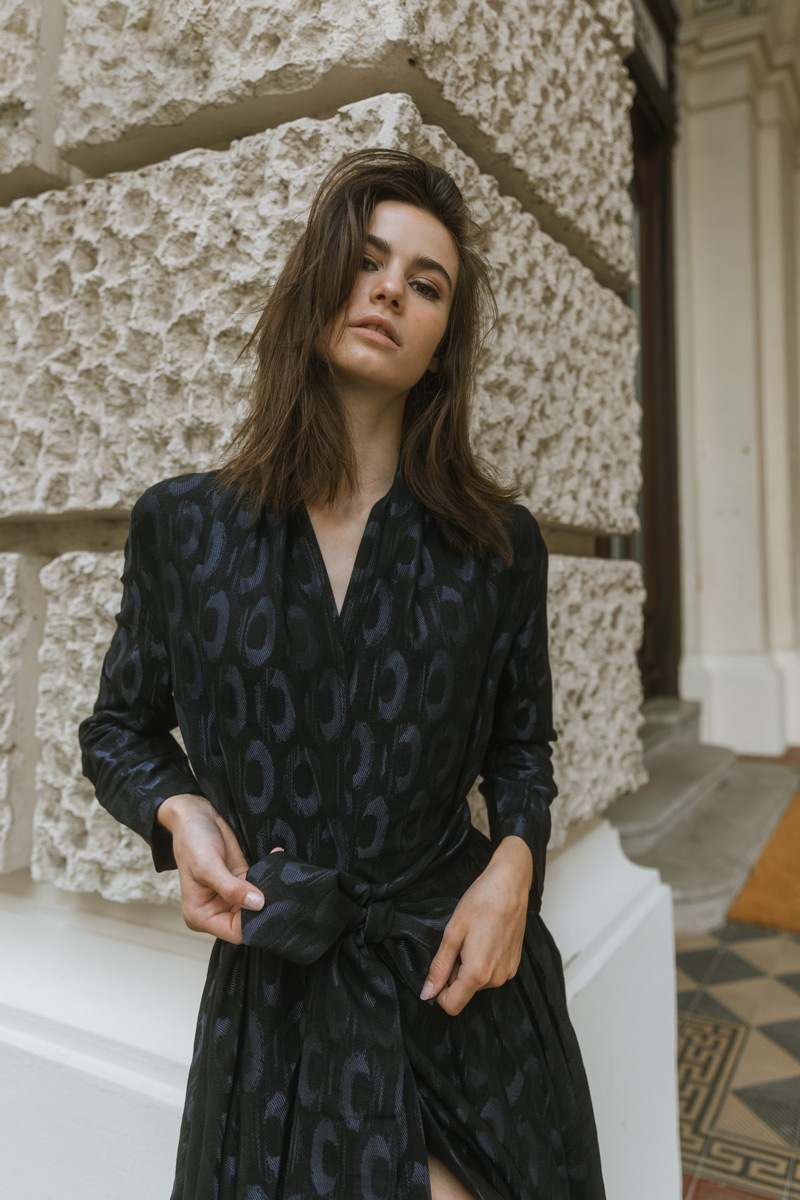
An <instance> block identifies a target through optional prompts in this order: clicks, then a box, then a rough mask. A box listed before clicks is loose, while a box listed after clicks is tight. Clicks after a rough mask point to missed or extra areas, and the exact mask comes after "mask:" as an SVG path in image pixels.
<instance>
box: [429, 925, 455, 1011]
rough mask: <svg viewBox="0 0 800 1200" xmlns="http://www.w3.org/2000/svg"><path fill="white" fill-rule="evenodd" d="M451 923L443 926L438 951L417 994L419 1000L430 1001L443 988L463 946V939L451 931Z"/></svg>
mask: <svg viewBox="0 0 800 1200" xmlns="http://www.w3.org/2000/svg"><path fill="white" fill-rule="evenodd" d="M451 924H452V922H450V923H448V924H447V925H446V926H445V930H444V934H443V935H442V941H441V943H440V945H439V949H438V950H437V951H436V954H435V955H434V956H433V960H432V961H431V965H430V967H429V968H428V978H427V979H426V980H425V984H424V987H423V989H422V991H421V992H420V994H419V997H420V1000H431V999H433V997H434V996H435V995H436V994H437V992H439V990H440V989H441V988H442V987H444V985H445V984H446V983H447V981H448V979H449V978H450V973H451V972H452V970H453V967H454V966H455V964H456V959H457V958H458V955H459V952H460V950H461V947H462V945H463V944H464V937H463V935H461V934H458V933H457V932H456V931H455V930H454V929H451V927H450V926H451Z"/></svg>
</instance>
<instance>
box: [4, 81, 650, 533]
mask: <svg viewBox="0 0 800 1200" xmlns="http://www.w3.org/2000/svg"><path fill="white" fill-rule="evenodd" d="M365 140H366V141H368V142H371V143H372V144H375V145H385V146H396V147H401V148H405V149H408V150H412V151H414V152H416V153H421V154H425V155H427V156H429V157H431V158H432V159H434V160H435V161H437V162H440V163H441V164H442V165H443V166H445V167H446V168H447V169H448V170H450V171H451V172H452V173H453V174H454V176H455V177H456V178H457V180H458V181H459V183H460V185H461V186H462V188H463V189H464V191H465V193H466V194H467V196H468V198H469V199H470V200H471V202H472V203H473V205H474V207H475V211H476V214H477V215H478V217H479V218H480V219H481V220H483V221H488V222H489V223H490V224H491V227H492V229H493V234H492V239H491V247H490V258H491V259H492V262H493V264H494V270H495V281H496V289H497V294H498V301H499V304H500V310H501V319H500V322H499V325H498V328H497V330H496V333H495V336H494V342H493V346H492V352H491V354H490V356H489V359H488V361H487V363H486V365H485V367H484V369H483V371H482V373H481V376H480V379H479V387H478V395H477V406H476V430H477V433H476V440H477V443H478V445H479V447H480V450H481V452H482V453H485V454H486V456H487V458H488V459H489V460H490V461H493V462H494V463H496V464H497V466H498V467H499V468H500V469H501V470H502V471H503V473H505V474H506V475H507V477H509V478H511V477H515V478H518V479H519V480H520V482H521V484H522V485H523V487H524V492H525V497H526V499H527V501H528V502H529V503H530V505H531V507H532V508H533V509H534V511H536V512H537V514H538V515H540V516H541V517H542V518H543V519H545V520H547V521H552V522H554V523H561V524H564V525H572V526H578V527H582V528H588V529H598V530H604V531H615V530H618V531H631V530H633V529H635V528H637V525H638V517H637V514H636V495H637V491H638V487H639V482H640V474H639V466H638V460H639V439H638V421H639V413H638V408H637V404H636V401H635V397H634V392H633V381H634V362H635V356H636V349H637V346H636V330H635V319H634V315H633V312H632V310H631V309H630V308H628V306H627V305H625V304H624V303H623V301H622V300H621V299H620V298H619V297H618V296H617V295H616V293H615V292H613V291H612V290H611V289H609V288H604V287H602V286H601V285H600V284H598V282H597V280H596V279H595V278H594V276H593V275H592V273H591V272H590V271H589V270H588V269H587V268H586V267H585V266H583V265H582V264H581V263H580V262H578V260H577V259H575V258H574V257H573V256H571V255H570V253H569V252H568V251H567V250H566V249H565V247H564V246H563V245H560V244H558V243H556V242H554V241H553V240H552V239H551V238H550V237H549V236H548V235H546V234H545V233H544V232H543V231H542V230H541V228H540V227H539V225H538V223H537V221H536V219H535V218H534V217H533V216H532V215H530V214H529V213H526V212H524V211H523V209H522V207H521V205H520V203H519V202H518V201H517V200H515V199H513V198H511V197H508V196H503V195H501V193H500V191H499V189H498V186H497V184H496V182H495V181H494V180H493V179H492V178H490V177H489V176H486V175H481V174H480V172H479V170H478V168H477V166H476V165H475V163H474V162H473V161H472V160H470V159H469V158H468V157H467V156H466V155H465V154H464V153H463V152H461V151H460V150H458V149H457V147H456V146H455V145H454V144H453V142H452V141H451V140H450V139H449V137H448V136H447V135H446V134H445V133H444V132H443V131H442V130H441V129H438V128H436V127H434V126H429V125H425V124H424V123H423V122H422V119H421V117H420V115H419V112H418V110H417V109H416V108H415V106H414V105H413V103H412V102H411V100H410V99H409V98H408V97H403V96H395V95H388V96H380V97H376V98H372V99H370V100H368V101H363V102H360V103H358V104H354V105H351V106H348V107H346V108H344V109H342V110H340V111H339V112H338V113H337V114H336V115H335V116H333V117H331V118H330V119H328V120H325V121H317V120H310V119H303V120H300V121H295V122H291V123H289V124H287V125H285V126H281V127H279V128H277V129H275V130H270V131H267V132H266V133H261V134H257V135H254V136H252V137H248V138H244V139H242V140H240V141H238V142H235V143H234V144H233V145H232V146H231V147H230V149H228V150H225V151H210V150H203V149H197V150H193V151H188V152H186V153H184V154H182V155H179V156H177V157H176V158H174V159H171V160H169V161H167V162H163V163H157V164H154V165H151V166H149V167H146V168H143V169H141V170H139V171H135V172H130V173H126V174H120V175H112V176H109V177H108V178H105V179H100V180H92V181H88V182H86V183H83V184H80V185H79V186H77V187H73V188H70V189H68V190H65V191H60V192H58V191H54V192H49V193H47V194H45V195H42V196H37V197H33V198H31V199H26V200H20V201H17V202H16V203H15V204H13V205H12V206H11V207H10V208H9V209H7V210H5V211H0V280H2V287H0V516H11V515H19V514H23V513H39V514H46V513H54V512H58V513H63V512H79V511H86V510H88V511H97V510H107V511H111V512H118V513H119V512H124V511H126V510H127V509H128V508H130V506H131V505H132V503H133V501H134V500H135V498H136V496H137V495H139V494H140V493H141V491H143V490H144V488H145V487H147V486H148V485H149V484H150V483H152V481H153V479H155V478H161V477H164V476H166V475H170V474H175V473H178V472H180V471H185V470H193V469H205V468H207V467H209V466H212V465H214V464H215V463H216V462H217V461H218V457H219V453H220V451H221V448H222V446H223V445H224V443H225V441H226V440H227V437H228V435H229V434H230V433H231V432H232V430H233V426H234V422H235V419H236V417H237V416H238V415H240V414H241V413H242V412H243V408H242V407H241V404H242V395H243V393H242V387H243V384H244V382H245V380H246V371H247V367H246V364H245V363H244V362H240V363H239V364H235V362H234V360H235V358H236V355H237V354H238V352H239V350H240V349H241V347H242V345H243V344H244V341H245V337H246V335H247V333H249V331H250V329H252V327H253V325H254V323H255V320H256V313H255V312H254V311H253V310H254V306H255V307H257V306H259V305H260V303H261V302H262V296H263V294H264V288H265V286H266V285H267V284H268V283H269V281H270V280H271V279H273V278H274V277H275V274H276V272H277V270H278V268H279V265H280V263H281V261H282V258H283V255H284V254H285V252H286V249H287V247H288V246H289V245H290V244H291V241H292V240H293V238H294V237H295V236H296V235H297V233H298V232H299V230H300V228H301V226H302V223H303V220H304V216H305V212H306V209H307V205H308V204H309V202H310V200H311V197H312V195H313V192H314V190H315V188H316V185H317V183H318V180H319V178H320V175H321V174H322V171H323V170H324V169H325V168H326V167H327V166H328V165H329V164H332V163H333V162H334V161H335V160H336V159H338V158H339V157H340V156H341V155H342V154H343V153H345V152H346V151H348V150H351V149H353V148H355V147H357V146H359V145H362V144H363V143H364V141H365Z"/></svg>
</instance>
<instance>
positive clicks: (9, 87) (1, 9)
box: [0, 0, 41, 175]
mask: <svg viewBox="0 0 800 1200" xmlns="http://www.w3.org/2000/svg"><path fill="white" fill-rule="evenodd" d="M40 16H41V4H40V0H3V3H2V4H0V175H7V174H10V172H11V171H13V170H14V169H15V168H16V167H19V166H21V165H23V164H27V163H29V162H32V161H33V158H34V154H35V150H36V143H37V140H38V133H39V131H38V120H37V109H38V103H39V88H38V73H39V20H40Z"/></svg>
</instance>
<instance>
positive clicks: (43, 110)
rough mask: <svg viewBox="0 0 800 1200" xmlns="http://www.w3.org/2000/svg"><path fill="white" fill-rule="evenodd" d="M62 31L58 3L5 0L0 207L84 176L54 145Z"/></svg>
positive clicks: (0, 56) (0, 41)
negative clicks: (54, 87)
mask: <svg viewBox="0 0 800 1200" xmlns="http://www.w3.org/2000/svg"><path fill="white" fill-rule="evenodd" d="M62 32H63V14H62V12H61V9H60V7H59V4H58V3H57V0H50V2H49V3H43V2H42V0H0V204H8V203H10V201H12V200H14V199H16V198H17V197H18V196H30V195H36V193H37V192H41V191H45V190H46V189H48V188H52V187H61V186H62V185H64V184H69V183H77V182H79V180H80V179H82V178H83V174H84V172H83V171H82V170H79V169H78V167H77V166H74V165H71V164H69V163H67V162H65V161H64V160H63V159H62V158H61V157H60V155H59V154H58V152H57V151H56V148H55V144H54V141H53V133H54V129H55V123H56V114H55V111H54V108H53V95H52V89H51V86H50V85H51V84H53V83H54V80H55V76H56V73H57V63H58V53H59V50H60V47H61V38H62Z"/></svg>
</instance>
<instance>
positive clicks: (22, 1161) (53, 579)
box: [0, 0, 800, 1200]
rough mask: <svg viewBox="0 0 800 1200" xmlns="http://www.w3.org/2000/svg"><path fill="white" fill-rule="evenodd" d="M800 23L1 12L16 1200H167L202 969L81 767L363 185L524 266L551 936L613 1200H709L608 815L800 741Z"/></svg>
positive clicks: (491, 406) (7, 987)
mask: <svg viewBox="0 0 800 1200" xmlns="http://www.w3.org/2000/svg"><path fill="white" fill-rule="evenodd" d="M795 9H796V6H795V5H793V4H792V3H789V2H787V3H784V4H781V3H778V2H777V0H776V2H774V3H746V2H745V0H738V2H736V3H734V2H733V0H720V2H716V0H695V2H693V3H691V4H690V3H689V2H688V0H686V4H685V6H684V8H683V9H682V10H680V11H677V10H676V9H675V8H674V7H673V6H672V4H671V3H669V2H668V0H650V3H648V2H647V0H636V2H635V3H632V2H629V0H557V2H555V3H554V2H553V0H494V2H492V3H489V0H470V2H469V3H466V2H462V0H457V2H455V3H452V2H448V3H445V2H444V0H441V2H440V0H433V2H430V0H428V2H427V3H425V4H423V3H421V2H419V0H396V2H395V3H393V4H391V5H388V4H386V3H384V0H366V3H361V4H359V5H358V6H356V5H354V4H351V3H349V2H348V0H344V2H343V0H339V2H338V3H336V4H334V3H332V2H331V0H313V2H311V3H306V4H303V5H300V4H296V3H288V2H286V0H259V2H258V3H248V2H247V0H245V2H244V3H242V4H240V5H238V6H235V7H234V6H231V5H228V4H222V3H220V2H219V0H211V2H208V0H180V2H179V3H176V4H172V5H166V4H161V3H155V2H154V0H124V2H119V3H106V2H104V0H24V2H21V0H0V30H1V31H2V36H0V64H2V66H1V67H0V80H2V82H0V89H2V91H0V194H1V196H2V204H3V207H2V208H0V279H1V280H2V287H0V308H1V309H2V311H1V312H0V383H1V384H2V387H0V421H2V428H3V433H4V436H3V438H2V439H0V461H1V462H2V466H3V468H4V469H3V470H2V471H0V596H2V604H1V605H0V694H2V704H0V733H1V734H2V736H0V872H2V873H1V874H0V922H2V933H1V934H0V939H2V945H3V949H4V952H5V960H6V961H7V962H8V963H9V964H10V967H11V969H10V970H9V971H7V972H5V973H4V978H3V981H2V982H0V1064H2V1071H3V1073H4V1074H5V1072H6V1070H8V1071H9V1072H11V1073H12V1074H13V1078H14V1079H15V1090H14V1093H13V1097H12V1096H11V1095H10V1094H6V1095H4V1098H3V1105H4V1107H3V1111H2V1113H1V1114H0V1117H1V1118H2V1119H1V1120H0V1127H2V1128H3V1130H4V1131H5V1132H4V1136H6V1137H8V1138H9V1139H10V1141H9V1149H8V1151H7V1153H8V1154H9V1156H10V1163H11V1168H10V1169H11V1175H12V1178H13V1180H14V1190H13V1195H14V1196H15V1200H16V1198H18V1200H27V1198H28V1197H33V1196H34V1195H35V1196H37V1197H38V1196H41V1195H49V1194H56V1188H57V1189H58V1192H57V1194H59V1195H62V1196H65V1197H71V1196H72V1195H74V1196H75V1197H77V1196H78V1195H80V1196H81V1198H82V1200H88V1198H90V1197H94V1196H95V1195H96V1196H97V1197H98V1200H99V1198H100V1197H107V1196H108V1195H110V1194H114V1195H115V1196H118V1197H125V1200H127V1198H128V1197H130V1200H134V1198H137V1200H140V1198H143V1197H145V1196H147V1197H151V1196H154V1195H157V1194H159V1193H160V1192H163V1193H164V1194H166V1188H167V1187H168V1186H169V1182H170V1178H171V1168H172V1164H173V1160H174V1151H175V1146H176V1141H177V1129H178V1120H179V1115H180V1109H181V1106H182V1101H183V1087H184V1082H185V1077H186V1069H187V1066H188V1062H189V1058H190V1055H191V1044H192V1037H193V1033H194V1020H195V1016H196V1011H197V1005H198V1003H199V996H200V990H201V987H202V982H203V978H204V974H205V964H206V962H207V958H208V953H209V949H210V939H209V938H207V937H206V936H205V935H198V934H193V933H190V932H189V931H188V930H187V929H186V928H185V926H184V925H183V922H182V919H181V916H180V904H179V891H178V881H177V877H175V876H174V875H171V874H164V875H158V876H157V875H156V874H155V873H154V872H153V869H152V865H151V860H150V856H149V853H148V851H147V848H146V847H145V846H144V845H143V844H142V843H141V842H140V841H139V840H138V839H137V838H136V837H135V836H134V835H133V834H132V833H130V832H129V831H127V830H125V829H122V828H121V827H120V826H118V825H117V824H116V823H115V822H114V821H113V820H112V818H111V817H110V816H109V815H108V813H106V812H105V811H104V810H102V809H101V808H100V807H99V805H98V804H97V802H96V800H95V799H94V797H93V795H92V791H91V787H90V785H89V784H88V782H87V781H86V780H85V779H84V778H83V777H82V775H81V772H80V762H79V749H78V744H77V736H76V731H77V725H78V722H79V721H80V719H81V718H82V717H83V716H84V715H85V714H86V713H87V712H88V711H89V710H90V708H91V705H92V703H93V701H94V697H95V694H96V687H97V683H98V679H99V670H100V663H101V660H102V656H103V653H104V651H105V649H106V647H107V645H108V642H109V640H110V637H111V632H112V629H113V622H114V615H115V613H116V611H117V608H118V602H119V599H120V595H121V583H120V572H121V567H122V546H123V543H124V539H125V534H126V531H127V518H128V514H129V512H130V508H131V505H132V503H133V501H134V500H135V499H136V497H137V496H138V495H139V494H140V493H141V491H143V490H144V489H145V488H146V487H147V486H149V484H151V483H152V482H154V481H155V480H157V479H161V478H165V477H167V476H168V475H172V474H177V473H179V472H183V471H188V470H194V469H205V468H207V467H209V466H213V465H215V463H216V461H217V455H218V454H219V452H220V449H221V447H222V446H223V445H224V443H225V442H226V441H227V438H228V437H229V435H230V433H231V432H232V430H233V428H234V426H235V423H236V421H237V419H238V417H239V416H240V415H241V414H242V412H243V404H244V398H245V388H246V382H247V376H246V368H245V366H244V365H243V364H242V363H237V362H236V356H237V354H238V352H239V350H240V349H241V346H242V345H243V343H244V341H245V339H246V337H247V335H248V333H249V332H250V330H251V328H252V325H253V323H254V319H255V317H254V312H255V311H256V310H257V307H258V305H259V302H260V301H262V300H263V297H264V294H265V290H266V288H267V287H268V285H269V283H270V281H271V280H272V279H274V278H275V275H276V273H277V270H278V269H279V267H280V265H281V262H282V259H283V256H284V254H285V252H286V250H287V249H288V246H289V245H290V244H291V241H292V239H293V238H294V237H295V236H296V234H297V232H298V231H299V229H300V228H301V226H302V224H303V221H304V218H305V214H306V212H307V208H308V204H309V202H310V200H311V197H312V195H313V193H314V190H315V188H316V185H317V183H318V182H319V180H320V179H321V177H322V174H323V173H324V171H325V170H326V169H327V167H328V166H329V165H331V164H332V163H333V162H335V161H336V160H337V159H338V158H339V157H340V156H341V155H342V154H343V153H345V152H346V151H348V150H351V149H355V148H358V147H361V146H364V145H370V144H371V145H383V146H392V147H398V148H402V149H407V150H412V151H414V152H416V153H419V154H422V155H424V156H425V157H428V158H431V159H432V160H434V161H436V162H438V163H440V164H441V165H443V166H444V167H446V168H447V169H448V170H449V171H451V173H452V174H453V175H454V177H455V178H456V180H457V181H458V183H459V185H460V186H461V187H462V188H463V190H464V191H465V193H466V195H467V196H468V198H469V200H470V201H471V203H472V204H473V206H474V208H475V211H476V213H477V215H478V217H479V219H480V220H482V221H483V222H485V223H486V224H487V226H488V227H489V229H490V233H491V238H490V250H489V255H490V258H491V261H492V266H493V275H494V282H495V287H496V291H497V297H498V303H499V308H500V321H499V324H498V328H497V331H496V334H495V338H494V341H493V343H492V347H491V353H490V354H489V355H488V357H487V360H486V362H485V364H484V366H483V368H482V371H481V375H480V378H479V381H478V394H477V405H476V414H475V430H474V436H475V444H476V446H477V448H478V450H479V452H480V453H481V454H483V455H485V456H486V458H487V459H489V460H490V461H491V462H492V463H494V464H496V465H497V466H498V467H499V468H500V469H501V471H502V472H503V473H504V474H505V475H506V477H507V478H509V479H510V478H514V479H516V480H518V481H519V482H520V483H521V485H522V487H523V491H524V500H525V502H526V503H527V504H528V505H529V506H530V508H531V509H532V511H533V512H534V513H535V515H536V516H537V518H538V519H539V521H540V523H541V526H542V529H543V532H544V533H545V537H546V540H547V542H548V546H549V549H550V555H551V557H550V564H551V566H550V583H549V614H550V646H551V663H552V668H553V677H554V686H555V695H554V703H555V713H554V716H555V724H556V727H557V729H558V731H559V741H558V743H557V745H556V748H555V752H554V761H555V764H556V773H557V781H558V784H559V792H560V794H559V797H558V799H557V800H556V802H555V804H554V807H553V834H552V839H551V844H550V853H549V856H548V878H547V886H546V890H545V901H544V907H543V915H544V918H545V920H546V922H547V924H548V926H549V928H550V929H551V930H552V931H553V934H554V937H555V939H556V941H557V943H558V945H559V947H560V948H561V950H562V956H563V959H564V964H565V974H566V980H567V988H568V996H569V1003H570V1012H571V1014H572V1017H573V1021H574V1024H575V1027H576V1030H577V1032H578V1036H579V1040H580V1042H581V1046H582V1049H583V1053H584V1057H585V1061H586V1065H587V1073H588V1075H589V1080H590V1086H591V1087H592V1093H593V1097H594V1100H595V1107H596V1111H597V1120H598V1130H599V1133H600V1139H601V1150H602V1153H603V1160H604V1169H605V1173H606V1178H607V1189H608V1194H609V1197H611V1196H613V1197H614V1200H640V1197H641V1196H643V1195H648V1196H655V1197H656V1200H661V1197H662V1196H663V1197H664V1198H665V1200H666V1198H667V1197H671V1198H675V1197H677V1196H679V1194H680V1163H679V1153H678V1126H677V1096H676V1093H677V1087H676V1066H675V992H674V960H673V904H672V892H671V889H670V887H668V886H667V884H666V883H665V882H664V879H665V876H664V874H663V873H662V872H660V871H659V869H658V867H657V865H655V864H653V863H648V864H645V865H641V863H640V862H633V861H631V858H630V857H629V856H628V855H626V854H625V853H624V852H623V849H622V847H621V843H620V832H619V830H618V827H617V824H616V823H615V822H612V821H611V820H609V817H610V815H611V813H612V811H613V809H614V808H615V807H616V805H617V804H618V803H620V802H624V803H625V804H628V805H629V806H630V805H631V804H634V805H635V804H636V803H637V796H639V797H640V796H642V795H643V794H644V792H645V788H646V786H647V784H648V775H649V774H651V773H652V772H650V771H649V769H648V764H647V762H646V760H645V755H644V748H643V737H644V733H645V716H646V714H647V712H648V711H650V712H651V713H657V712H658V703H659V702H660V701H678V702H680V703H684V704H685V703H687V702H691V701H698V702H699V710H698V711H699V720H700V734H701V737H702V739H703V740H704V741H706V742H714V743H722V744H724V745H725V746H727V747H730V748H731V750H733V751H738V752H740V753H761V754H781V753H782V752H783V750H784V749H785V747H786V745H787V744H790V743H793V744H798V743H800V711H799V709H798V706H799V705H800V640H798V629H799V628H800V600H799V597H800V551H799V550H798V530H799V529H800V518H799V516H798V513H799V504H800V500H799V494H798V487H799V486H800V484H799V483H798V479H799V477H800V473H799V472H798V470H797V467H798V462H800V433H799V432H798V427H799V426H800V416H799V413H800V409H799V406H798V379H799V378H800V370H798V362H797V338H796V325H797V316H798V301H797V288H796V284H795V280H796V278H797V269H798V262H799V261H800V259H799V257H798V234H797V229H798V218H797V215H796V214H797V213H798V202H799V201H800V189H798V167H797V161H798V160H797V128H798V107H797V101H798V82H799V81H800V65H799V64H800V48H799V46H800V43H799V42H798V33H800V30H798V28H797V19H796V14H795ZM654 702H655V708H654V707H653V704H654ZM648 706H649V708H648ZM645 740H646V739H645ZM471 803H472V804H473V811H474V819H475V820H476V821H477V822H480V821H481V820H482V819H483V814H482V813H481V811H480V805H479V803H478V794H477V789H475V790H474V791H473V795H472V797H471ZM617 811H619V810H617ZM8 1077H9V1078H10V1077H12V1075H9V1076H8ZM32 1114H35V1117H34V1116H33V1115H32ZM42 1120H45V1121H47V1123H48V1128H49V1129H50V1130H52V1135H51V1141H52V1142H53V1143H54V1145H55V1150H56V1152H55V1154H53V1155H51V1156H50V1158H49V1159H48V1161H44V1159H43V1157H42V1156H41V1155H40V1154H38V1153H37V1152H36V1149H35V1148H36V1144H37V1136H38V1134H37V1127H38V1126H39V1125H40V1123H41V1121H42ZM87 1162H90V1163H92V1168H91V1170H90V1171H87V1168H86V1165H85V1164H86V1163H87ZM112 1184H113V1192H112V1190H111V1189H112Z"/></svg>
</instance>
